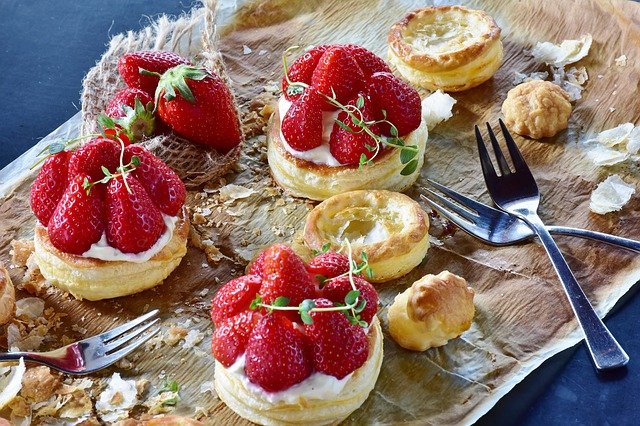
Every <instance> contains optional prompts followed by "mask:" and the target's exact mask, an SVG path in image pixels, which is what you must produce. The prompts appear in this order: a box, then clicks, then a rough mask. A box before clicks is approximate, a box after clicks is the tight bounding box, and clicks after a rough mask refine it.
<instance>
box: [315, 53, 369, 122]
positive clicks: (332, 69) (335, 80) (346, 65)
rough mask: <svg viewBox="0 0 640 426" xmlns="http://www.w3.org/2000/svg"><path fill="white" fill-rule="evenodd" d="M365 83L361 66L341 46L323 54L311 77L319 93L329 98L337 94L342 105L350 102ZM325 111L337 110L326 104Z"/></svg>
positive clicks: (324, 105)
mask: <svg viewBox="0 0 640 426" xmlns="http://www.w3.org/2000/svg"><path fill="white" fill-rule="evenodd" d="M363 82H364V73H363V72H362V70H361V69H360V66H359V65H358V63H357V62H356V61H355V59H353V57H351V55H350V54H349V53H348V52H347V51H346V50H345V49H343V48H342V47H340V46H332V47H330V48H329V49H327V50H326V51H325V52H324V53H323V54H322V56H321V57H320V61H319V62H318V66H317V67H316V69H315V70H314V71H313V76H312V77H311V85H312V86H313V87H314V88H315V89H316V90H318V92H320V93H322V94H324V95H327V96H329V97H331V96H333V92H335V95H336V99H337V100H338V102H340V103H342V104H344V103H346V102H348V101H349V99H351V98H352V97H353V96H354V95H355V94H356V93H357V92H358V90H359V89H360V87H361V86H362V84H363ZM332 89H333V90H332ZM323 109H325V110H335V109H337V108H336V107H333V106H331V105H330V104H328V103H324V104H323Z"/></svg>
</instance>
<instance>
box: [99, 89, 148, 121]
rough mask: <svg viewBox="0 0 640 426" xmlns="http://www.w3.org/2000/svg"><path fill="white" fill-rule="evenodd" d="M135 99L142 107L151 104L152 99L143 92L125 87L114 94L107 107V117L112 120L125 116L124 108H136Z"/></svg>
mask: <svg viewBox="0 0 640 426" xmlns="http://www.w3.org/2000/svg"><path fill="white" fill-rule="evenodd" d="M136 98H137V99H139V100H140V103H142V105H147V104H148V103H149V102H151V103H153V98H152V97H151V95H149V94H148V93H147V92H145V91H144V90H140V89H136V88H133V87H127V88H126V89H122V90H119V91H117V92H116V94H115V95H113V98H111V100H110V101H109V105H107V111H106V112H107V115H108V116H109V117H112V118H120V117H124V116H125V115H126V111H125V108H124V107H125V106H127V107H129V108H134V107H135V106H136Z"/></svg>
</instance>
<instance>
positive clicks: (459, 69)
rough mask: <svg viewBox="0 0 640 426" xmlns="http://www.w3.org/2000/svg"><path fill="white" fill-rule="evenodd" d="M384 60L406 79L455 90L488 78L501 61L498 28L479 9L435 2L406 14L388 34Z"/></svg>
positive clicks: (463, 88)
mask: <svg viewBox="0 0 640 426" xmlns="http://www.w3.org/2000/svg"><path fill="white" fill-rule="evenodd" d="M388 43H389V50H388V55H389V62H390V63H392V64H393V65H395V66H396V68H397V69H398V71H399V72H400V74H402V76H403V77H405V78H406V79H407V80H409V81H410V82H411V83H413V84H415V85H417V86H421V87H424V88H425V89H429V90H437V89H442V90H444V91H446V92H459V91H462V90H467V89H470V88H472V87H475V86H478V85H479V84H482V83H484V82H485V81H487V80H488V79H490V78H491V77H492V76H493V74H494V73H495V72H496V71H497V70H498V68H499V67H500V64H501V63H502V42H501V41H500V28H499V27H498V25H497V24H496V23H495V21H494V20H493V18H492V17H491V16H489V15H488V14H486V13H485V12H483V11H481V10H472V9H467V8H466V7H464V6H435V7H428V8H425V9H419V10H416V11H413V12H411V13H409V14H408V15H407V16H405V17H404V18H403V19H402V20H400V21H399V22H397V23H395V24H394V25H393V26H392V27H391V29H390V31H389V34H388Z"/></svg>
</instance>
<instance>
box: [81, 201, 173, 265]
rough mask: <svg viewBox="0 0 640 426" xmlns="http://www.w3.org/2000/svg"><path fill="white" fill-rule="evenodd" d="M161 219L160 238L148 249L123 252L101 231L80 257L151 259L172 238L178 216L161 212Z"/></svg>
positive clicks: (112, 259)
mask: <svg viewBox="0 0 640 426" xmlns="http://www.w3.org/2000/svg"><path fill="white" fill-rule="evenodd" d="M162 219H163V220H164V224H165V229H164V232H163V233H162V235H160V238H158V240H157V241H156V242H155V243H154V244H153V245H152V246H151V247H149V249H148V250H145V251H142V252H140V253H123V252H121V251H120V250H118V249H117V248H115V247H111V246H110V245H109V243H108V242H107V234H106V233H102V237H101V238H100V240H99V241H98V242H97V243H93V244H91V247H89V250H87V251H85V252H84V253H82V254H81V256H82V257H91V258H94V259H100V260H108V261H124V262H133V263H142V262H146V261H148V260H149V259H151V258H152V257H153V256H155V255H156V254H158V253H159V252H160V251H161V250H162V249H163V248H164V246H166V245H167V244H168V243H169V241H171V238H173V231H174V230H175V228H176V223H177V222H178V216H169V215H167V214H164V213H162Z"/></svg>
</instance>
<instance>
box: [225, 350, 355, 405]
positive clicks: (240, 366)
mask: <svg viewBox="0 0 640 426" xmlns="http://www.w3.org/2000/svg"><path fill="white" fill-rule="evenodd" d="M244 366H245V356H244V354H242V355H240V356H239V357H238V359H237V360H236V362H234V363H233V365H231V366H230V367H229V368H227V371H228V372H229V373H231V374H232V375H233V376H235V377H236V378H237V379H238V380H240V381H241V382H242V384H243V385H244V387H245V388H246V389H248V390H249V391H250V392H251V393H253V394H254V395H256V396H257V397H259V398H261V399H265V400H267V401H269V402H270V403H271V404H278V403H285V404H299V403H301V402H303V401H304V400H309V399H320V400H331V399H333V398H335V397H336V395H338V394H339V393H340V392H342V389H344V387H345V385H346V384H347V382H348V381H349V379H350V378H351V376H352V375H353V373H351V374H348V375H346V376H345V377H343V378H342V379H337V378H336V377H333V376H330V375H328V374H324V373H319V372H317V371H316V372H314V373H312V374H311V375H310V376H309V377H307V378H306V379H304V380H303V381H302V382H300V383H298V384H295V385H293V386H291V387H290V388H289V389H285V390H282V391H279V392H267V391H265V390H264V389H262V388H261V387H260V386H258V385H256V384H254V383H251V382H250V381H249V378H248V377H247V375H246V374H245V372H244ZM216 380H223V381H227V380H228V379H227V378H226V377H225V376H223V377H220V378H217V379H216ZM225 385H226V384H225Z"/></svg>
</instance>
